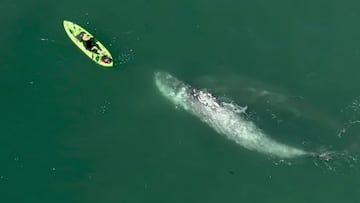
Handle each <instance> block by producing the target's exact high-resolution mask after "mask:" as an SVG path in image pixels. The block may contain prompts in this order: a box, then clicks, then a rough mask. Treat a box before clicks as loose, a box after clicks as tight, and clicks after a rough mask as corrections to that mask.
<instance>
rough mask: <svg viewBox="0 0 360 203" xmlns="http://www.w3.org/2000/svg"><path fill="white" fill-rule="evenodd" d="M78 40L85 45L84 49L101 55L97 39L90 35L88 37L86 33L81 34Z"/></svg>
mask: <svg viewBox="0 0 360 203" xmlns="http://www.w3.org/2000/svg"><path fill="white" fill-rule="evenodd" d="M78 39H79V40H80V41H81V42H82V43H83V44H84V47H85V48H86V49H87V50H89V51H92V52H94V53H96V54H98V53H99V51H101V49H100V47H99V45H98V44H96V41H95V38H94V37H90V35H88V34H87V33H85V32H81V33H80V34H79V35H78Z"/></svg>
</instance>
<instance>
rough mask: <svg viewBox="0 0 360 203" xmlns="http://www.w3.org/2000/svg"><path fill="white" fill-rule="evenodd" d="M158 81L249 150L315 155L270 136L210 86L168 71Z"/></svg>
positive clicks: (167, 94) (174, 98)
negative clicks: (194, 84) (196, 85)
mask: <svg viewBox="0 0 360 203" xmlns="http://www.w3.org/2000/svg"><path fill="white" fill-rule="evenodd" d="M155 84H156V87H157V88H158V89H159V91H160V93H161V94H162V95H163V96H164V97H166V98H167V99H168V100H170V101H171V102H172V103H173V104H175V105H176V106H178V107H181V108H183V109H184V110H186V111H187V112H189V113H191V114H193V115H194V116H196V117H198V118H199V119H200V120H201V121H202V122H204V123H206V124H208V125H209V126H210V127H211V128H213V129H214V130H215V131H216V132H218V133H219V134H221V135H224V136H225V137H227V138H229V139H230V140H233V141H235V142H236V143H237V144H239V145H241V146H242V147H244V148H246V149H248V150H251V151H257V152H260V153H263V154H266V155H269V156H272V157H277V158H296V157H301V156H315V154H314V153H312V152H307V151H305V150H302V149H299V148H296V147H292V146H289V145H286V144H283V143H280V142H278V141H276V140H274V139H272V138H270V137H269V136H267V135H266V134H265V133H264V132H263V131H262V130H261V129H259V128H258V127H257V126H256V125H255V124H254V123H253V122H252V121H250V120H247V119H246V118H245V116H244V113H241V111H239V108H238V107H236V108H235V107H234V104H233V103H230V102H221V101H219V100H218V99H217V98H216V97H214V96H213V95H212V94H211V93H210V92H208V91H206V90H199V89H196V88H193V87H191V86H190V85H188V84H185V83H184V82H182V81H180V80H179V79H177V78H176V77H174V76H172V75H170V74H168V73H166V72H157V73H155ZM239 112H240V113H239Z"/></svg>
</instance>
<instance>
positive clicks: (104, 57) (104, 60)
mask: <svg viewBox="0 0 360 203" xmlns="http://www.w3.org/2000/svg"><path fill="white" fill-rule="evenodd" d="M101 61H102V62H104V63H108V64H109V63H111V61H112V60H111V58H110V57H108V56H106V55H103V56H102V57H101Z"/></svg>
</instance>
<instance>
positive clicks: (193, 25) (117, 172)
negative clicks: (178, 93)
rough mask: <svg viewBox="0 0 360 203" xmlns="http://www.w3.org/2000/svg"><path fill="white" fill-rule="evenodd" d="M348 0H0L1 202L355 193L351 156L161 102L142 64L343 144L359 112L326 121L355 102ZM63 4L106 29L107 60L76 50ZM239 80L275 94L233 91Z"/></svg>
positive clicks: (305, 138) (348, 196) (332, 197)
mask: <svg viewBox="0 0 360 203" xmlns="http://www.w3.org/2000/svg"><path fill="white" fill-rule="evenodd" d="M359 6H360V3H358V2H356V1H347V2H346V3H345V2H344V3H343V2H340V1H320V0H315V1H310V0H306V1H299V2H289V1H281V0H275V1H262V0H255V1H240V2H239V1H231V0H225V1H204V0H197V1H187V0H186V1H171V0H170V1H165V0H158V1H144V0H135V1H105V0H104V1H101V2H100V1H86V3H85V2H81V1H78V2H76V1H69V0H67V1H44V0H41V1H10V0H3V1H1V2H0V8H1V13H0V26H1V28H2V29H1V33H0V37H1V44H2V46H1V47H2V48H1V49H0V53H1V59H0V73H1V74H0V92H1V93H2V97H1V100H0V104H1V105H0V108H1V115H2V116H1V133H0V161H1V162H0V163H1V165H0V202H4V203H20V202H36V203H41V202H44V203H45V202H46V203H48V202H53V203H55V202H56V203H57V202H59V203H60V202H61V203H63V202H67V203H72V202H74V203H75V202H76V203H79V202H84V203H85V202H86V203H92V202H94V203H99V202H101V203H115V202H129V203H133V202H154V203H161V202H164V203H170V202H171V203H175V202H179V203H183V202H187V203H190V202H196V203H199V202H207V203H210V202H211V203H212V202H214V203H215V202H216V203H217V202H224V203H225V202H226V203H232V202H234V203H235V202H259V203H260V202H276V203H280V202H284V203H285V202H286V203H288V202H293V203H295V202H299V203H300V202H301V203H302V202H346V203H347V202H349V203H352V202H359V201H360V193H359V192H360V191H359V188H360V182H359V178H360V171H359V170H358V169H359V166H360V164H359V163H357V162H356V161H351V163H348V162H344V161H335V162H336V163H331V164H333V165H337V169H336V170H331V169H329V168H328V167H326V166H322V165H316V164H315V163H314V160H311V159H296V160H290V161H286V162H284V163H282V162H281V161H280V160H276V159H275V160H273V159H269V158H268V157H267V156H266V155H262V154H258V153H256V152H250V151H247V150H245V149H243V148H242V147H241V146H239V145H237V144H235V143H234V142H232V141H230V140H227V139H225V138H224V137H223V136H221V135H218V134H217V133H216V132H215V131H213V130H212V129H211V128H210V127H208V126H207V125H205V124H203V123H201V122H200V120H199V119H198V118H196V117H193V116H191V115H189V114H188V113H186V112H184V111H182V110H180V109H178V110H177V109H175V108H174V106H173V105H172V104H170V103H169V102H168V101H166V100H165V98H163V97H162V96H161V95H160V93H159V92H158V90H157V89H156V87H155V85H154V80H153V75H154V72H155V71H166V72H169V73H170V74H174V75H175V76H176V77H178V78H180V79H181V80H184V81H186V82H188V83H189V84H193V85H196V86H197V87H201V88H209V89H214V90H215V89H216V85H214V84H217V83H221V84H222V85H223V86H225V87H226V88H228V95H227V96H228V97H229V98H233V100H234V102H237V103H238V104H241V105H247V106H248V108H249V111H250V112H253V113H254V116H253V117H254V122H255V123H256V124H258V125H259V126H260V127H261V128H263V129H264V131H266V132H267V134H268V135H269V136H271V137H273V138H274V139H277V140H279V141H281V142H284V143H289V144H293V145H296V146H299V147H303V148H306V149H308V150H318V149H320V148H327V149H328V148H333V149H336V150H343V149H346V150H351V152H352V153H354V154H355V155H356V153H357V152H358V151H359V145H360V140H359V137H358V136H359V132H360V129H359V127H358V126H357V125H356V124H354V125H352V126H351V127H349V128H348V130H347V131H346V132H345V133H343V134H342V137H341V138H339V137H338V136H337V135H338V131H339V130H341V129H342V128H343V127H344V126H343V124H344V123H345V126H346V123H347V122H348V121H349V120H353V121H355V120H356V119H358V118H359V117H360V115H358V113H357V111H358V110H359V106H358V105H359V103H358V100H357V99H356V98H357V96H359V94H360V89H359V87H358V74H359V66H360V40H359V36H360V26H358V21H359V19H360V12H359V9H358V8H359ZM63 19H67V20H71V21H74V22H76V23H78V24H80V25H82V26H83V27H85V28H86V29H88V30H89V31H90V32H92V33H93V34H94V35H95V36H96V37H97V38H98V39H100V40H101V41H102V42H103V43H104V44H105V45H107V47H108V48H109V50H110V51H111V53H112V55H113V56H114V58H115V60H116V65H115V69H111V70H110V69H104V68H101V67H100V66H98V65H96V64H95V63H94V62H92V61H91V60H90V59H88V58H87V57H86V56H85V55H84V54H83V53H81V52H80V51H79V50H78V48H77V47H76V46H75V45H74V44H72V42H71V41H70V39H68V38H67V36H66V34H65V31H64V30H63V27H62V20H63ZM203 77H206V78H207V79H206V80H202V79H201V78H203ZM209 81H215V83H210V82H209ZM250 86H256V87H257V88H258V89H259V90H267V91H270V92H272V93H276V94H277V95H278V96H276V97H270V98H263V97H258V96H256V95H251V94H250V93H249V94H248V95H247V93H245V94H244V93H241V94H238V93H237V90H238V89H239V88H240V87H250ZM292 96H297V98H300V99H289V98H291V97H292ZM277 98H285V101H278V100H277ZM268 99H270V102H273V103H274V104H273V105H269V104H268V103H267V100H268ZM287 99H289V100H287ZM277 102H278V103H277ZM293 111H298V114H297V116H293V115H292V113H291V112H293ZM275 117H276V118H275ZM355 155H354V156H355Z"/></svg>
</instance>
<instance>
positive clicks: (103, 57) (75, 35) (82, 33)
mask: <svg viewBox="0 0 360 203" xmlns="http://www.w3.org/2000/svg"><path fill="white" fill-rule="evenodd" d="M63 24H64V29H65V31H66V34H67V35H68V36H69V37H70V39H71V41H73V42H74V43H75V44H76V46H78V47H79V48H80V50H81V51H83V52H84V53H85V54H86V55H87V56H88V57H89V58H91V59H92V60H93V61H94V62H95V63H97V64H99V65H101V66H104V67H113V64H114V62H113V58H112V57H111V54H110V52H109V51H108V50H107V49H106V48H105V46H104V45H103V44H101V43H100V42H99V41H97V40H96V39H95V38H94V36H93V35H92V34H90V33H89V32H88V31H86V30H85V29H84V28H82V27H81V26H79V25H77V24H75V23H73V22H70V21H66V20H64V22H63ZM88 39H91V40H92V41H93V44H92V45H91V48H90V47H88V48H87V47H86V46H85V44H86V42H84V41H87V40H88Z"/></svg>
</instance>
